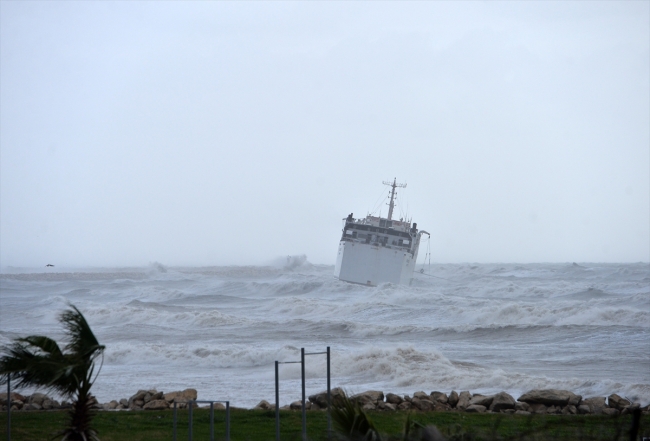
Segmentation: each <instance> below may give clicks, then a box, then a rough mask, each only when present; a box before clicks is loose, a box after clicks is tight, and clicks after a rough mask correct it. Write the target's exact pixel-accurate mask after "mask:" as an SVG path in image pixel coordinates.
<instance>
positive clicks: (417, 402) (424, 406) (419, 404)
mask: <svg viewBox="0 0 650 441" xmlns="http://www.w3.org/2000/svg"><path fill="white" fill-rule="evenodd" d="M412 404H413V406H414V407H415V408H416V409H418V410H421V411H422V412H430V411H432V410H433V409H434V404H433V401H431V400H428V399H427V400H422V399H420V398H413V401H412Z"/></svg>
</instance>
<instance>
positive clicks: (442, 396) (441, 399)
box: [429, 391, 449, 404]
mask: <svg viewBox="0 0 650 441" xmlns="http://www.w3.org/2000/svg"><path fill="white" fill-rule="evenodd" d="M429 396H430V397H431V401H433V402H436V401H437V402H438V403H442V404H447V403H448V402H449V397H448V396H447V394H446V393H444V392H437V391H433V392H431V394H429Z"/></svg>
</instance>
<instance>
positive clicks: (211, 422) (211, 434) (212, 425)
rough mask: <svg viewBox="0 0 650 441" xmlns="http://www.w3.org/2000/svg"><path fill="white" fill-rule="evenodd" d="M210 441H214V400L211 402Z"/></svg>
mask: <svg viewBox="0 0 650 441" xmlns="http://www.w3.org/2000/svg"><path fill="white" fill-rule="evenodd" d="M210 441H214V401H213V402H211V403H210Z"/></svg>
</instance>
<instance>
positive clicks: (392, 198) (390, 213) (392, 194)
mask: <svg viewBox="0 0 650 441" xmlns="http://www.w3.org/2000/svg"><path fill="white" fill-rule="evenodd" d="M382 183H383V184H384V185H390V187H391V190H390V204H388V206H389V208H388V220H392V219H393V208H395V195H396V194H397V193H396V192H395V189H396V188H398V187H399V188H406V184H398V183H397V178H394V179H393V182H390V181H382Z"/></svg>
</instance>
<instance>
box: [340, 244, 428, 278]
mask: <svg viewBox="0 0 650 441" xmlns="http://www.w3.org/2000/svg"><path fill="white" fill-rule="evenodd" d="M416 249H417V248H416ZM416 260H417V251H416V254H415V256H414V255H412V254H411V253H410V252H408V251H405V250H403V249H395V248H390V247H384V246H381V245H373V244H365V243H359V242H352V241H346V240H342V241H341V242H340V243H339V252H338V255H337V258H336V266H335V269H334V272H335V275H336V276H337V277H338V278H339V279H340V280H343V281H345V282H351V283H359V284H362V285H368V286H377V285H379V284H381V283H394V284H402V285H408V284H410V283H411V280H412V279H413V270H414V269H415V261H416Z"/></svg>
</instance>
